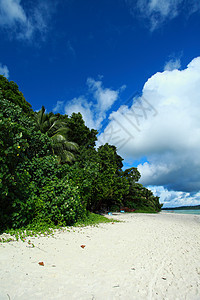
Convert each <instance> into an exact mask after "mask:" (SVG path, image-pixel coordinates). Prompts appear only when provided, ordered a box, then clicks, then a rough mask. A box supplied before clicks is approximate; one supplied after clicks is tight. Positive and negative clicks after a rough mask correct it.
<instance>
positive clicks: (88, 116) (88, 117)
mask: <svg viewBox="0 0 200 300" xmlns="http://www.w3.org/2000/svg"><path fill="white" fill-rule="evenodd" d="M73 112H74V113H78V112H80V113H81V114H82V116H83V120H84V121H85V123H86V126H88V127H89V128H96V126H95V120H94V114H93V111H92V103H90V102H88V100H87V99H86V98H85V97H84V96H80V97H78V98H74V99H72V100H71V101H70V102H67V104H66V105H65V113H66V114H67V115H69V116H70V115H72V113H73Z"/></svg>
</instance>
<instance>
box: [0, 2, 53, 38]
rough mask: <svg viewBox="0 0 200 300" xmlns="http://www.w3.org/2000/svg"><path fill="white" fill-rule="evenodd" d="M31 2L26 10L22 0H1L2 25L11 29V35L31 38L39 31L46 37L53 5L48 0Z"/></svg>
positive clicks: (0, 19)
mask: <svg viewBox="0 0 200 300" xmlns="http://www.w3.org/2000/svg"><path fill="white" fill-rule="evenodd" d="M29 4H30V5H29V7H28V9H26V11H25V9H24V7H23V6H22V4H21V0H0V27H1V28H4V29H7V30H9V36H11V35H12V36H13V35H14V36H15V37H16V38H17V39H24V40H31V39H32V37H33V35H34V34H36V33H39V34H40V36H41V37H44V34H45V33H46V31H47V28H48V26H47V25H48V22H49V19H50V16H51V14H52V11H53V5H52V4H49V2H47V1H46V0H41V1H37V2H36V3H31V2H30V3H29ZM31 5H32V6H31Z"/></svg>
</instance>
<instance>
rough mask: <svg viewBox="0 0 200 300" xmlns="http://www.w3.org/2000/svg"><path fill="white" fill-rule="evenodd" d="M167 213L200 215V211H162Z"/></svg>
mask: <svg viewBox="0 0 200 300" xmlns="http://www.w3.org/2000/svg"><path fill="white" fill-rule="evenodd" d="M162 211H163V212H166V213H174V214H186V215H200V209H177V210H173V208H172V209H170V210H162Z"/></svg>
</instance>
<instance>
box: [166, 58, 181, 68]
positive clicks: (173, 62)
mask: <svg viewBox="0 0 200 300" xmlns="http://www.w3.org/2000/svg"><path fill="white" fill-rule="evenodd" d="M180 68H181V61H180V58H177V59H170V60H169V61H168V62H166V63H165V66H164V71H173V70H175V69H180Z"/></svg>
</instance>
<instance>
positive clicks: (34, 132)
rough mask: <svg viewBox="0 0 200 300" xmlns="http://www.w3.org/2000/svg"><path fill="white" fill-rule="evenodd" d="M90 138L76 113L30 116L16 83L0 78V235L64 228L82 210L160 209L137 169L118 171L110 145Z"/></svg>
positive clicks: (82, 214)
mask: <svg viewBox="0 0 200 300" xmlns="http://www.w3.org/2000/svg"><path fill="white" fill-rule="evenodd" d="M97 134H98V132H97V131H96V130H94V129H92V130H90V129H89V128H88V127H87V126H85V123H84V120H83V118H82V115H81V114H80V113H77V114H76V113H73V114H72V116H71V117H69V116H67V115H60V114H53V113H48V114H47V113H45V108H44V107H42V109H41V110H40V111H39V112H34V111H33V110H32V108H31V105H30V104H29V103H28V102H26V100H25V98H24V96H23V94H22V93H21V92H20V91H19V89H18V86H17V84H16V83H14V82H12V81H11V82H9V81H8V80H7V79H6V78H5V77H3V76H0V226H1V231H2V230H5V229H7V228H20V227H24V226H26V225H28V224H36V223H40V222H45V223H48V224H49V225H53V224H54V225H62V226H65V225H71V224H73V223H74V222H76V221H77V220H78V219H84V218H85V216H86V215H87V212H88V211H91V212H100V211H103V210H119V209H120V208H121V207H128V208H130V209H136V210H137V209H141V208H143V209H148V210H149V211H152V212H156V211H160V210H161V206H162V205H161V204H160V203H159V198H158V197H154V195H153V193H152V192H151V191H150V190H148V189H146V188H145V187H143V186H142V185H141V184H139V183H138V182H137V181H138V180H139V178H140V173H139V172H138V170H137V168H130V169H127V170H125V171H123V170H122V167H123V163H122V161H123V159H122V157H121V156H119V155H118V154H117V149H116V147H115V146H112V145H109V144H105V145H102V146H100V147H99V148H98V149H96V148H95V142H96V140H97Z"/></svg>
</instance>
